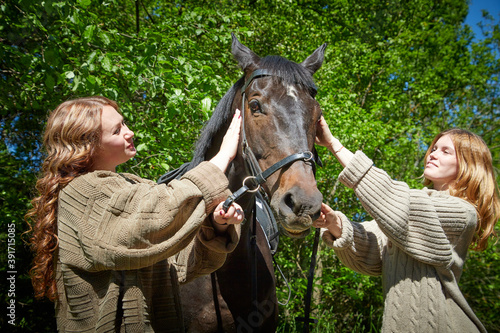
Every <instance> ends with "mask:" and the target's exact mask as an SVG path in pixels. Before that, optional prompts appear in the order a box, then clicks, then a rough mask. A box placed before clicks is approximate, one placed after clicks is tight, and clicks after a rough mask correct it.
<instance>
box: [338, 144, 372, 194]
mask: <svg viewBox="0 0 500 333" xmlns="http://www.w3.org/2000/svg"><path fill="white" fill-rule="evenodd" d="M372 166H373V161H372V160H371V159H369V158H368V157H367V156H366V155H365V154H364V153H363V152H362V151H360V150H358V151H357V152H356V153H355V154H354V156H353V157H352V159H351V161H350V162H349V164H348V165H346V167H345V168H344V170H342V172H341V173H340V175H339V180H340V181H341V182H342V184H344V185H345V186H347V187H350V188H354V187H355V186H356V184H358V183H359V181H360V180H361V178H363V176H364V175H365V174H366V173H367V172H368V170H370V168H371V167H372Z"/></svg>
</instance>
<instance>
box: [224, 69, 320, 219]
mask: <svg viewBox="0 0 500 333" xmlns="http://www.w3.org/2000/svg"><path fill="white" fill-rule="evenodd" d="M266 76H278V77H279V75H277V74H276V73H272V72H271V71H268V70H266V69H256V70H254V71H253V72H252V74H250V76H249V77H248V79H247V80H246V81H245V84H244V85H243V86H242V87H241V95H242V96H241V118H242V121H241V144H242V157H243V160H244V162H245V168H246V169H247V172H248V173H249V174H250V176H248V177H246V178H245V179H244V180H243V183H242V186H241V188H240V189H239V190H237V191H236V192H234V193H233V194H232V195H231V196H230V197H229V198H227V200H226V201H225V202H224V206H223V207H224V210H225V211H227V209H228V208H229V206H231V204H232V203H233V202H234V201H236V200H237V199H239V198H240V197H241V196H243V195H244V194H245V193H247V192H249V193H254V192H257V191H258V190H259V189H260V186H261V185H262V184H263V183H264V182H265V181H266V180H267V178H268V177H269V176H271V175H272V174H273V173H275V172H276V171H278V170H280V169H282V168H284V167H286V166H288V165H290V164H292V163H294V162H296V161H299V160H302V161H304V162H312V165H313V171H314V173H315V171H316V169H315V163H317V164H318V165H320V166H321V161H320V160H319V158H318V157H317V155H316V154H313V153H312V152H310V151H305V152H301V153H296V154H292V155H290V156H287V157H285V158H284V159H282V160H280V161H279V162H277V163H275V164H273V165H272V166H271V167H269V168H268V169H266V170H265V171H262V169H261V168H260V165H259V162H258V161H257V158H256V157H255V154H254V153H253V151H252V148H250V145H249V144H248V140H247V136H246V131H245V101H246V99H247V98H246V93H245V90H246V89H247V88H248V86H249V85H250V83H252V81H253V80H255V79H257V78H261V77H266ZM308 88H309V89H310V91H311V95H312V96H313V97H314V95H316V92H317V88H316V85H314V84H311V85H309V86H308ZM264 196H266V195H265V194H264Z"/></svg>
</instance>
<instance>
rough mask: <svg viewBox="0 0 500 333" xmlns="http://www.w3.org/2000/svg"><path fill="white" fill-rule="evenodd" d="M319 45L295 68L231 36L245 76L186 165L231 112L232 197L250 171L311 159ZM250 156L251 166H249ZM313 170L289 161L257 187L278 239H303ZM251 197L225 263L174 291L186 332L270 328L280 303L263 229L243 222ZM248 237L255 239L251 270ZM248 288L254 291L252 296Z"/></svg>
mask: <svg viewBox="0 0 500 333" xmlns="http://www.w3.org/2000/svg"><path fill="white" fill-rule="evenodd" d="M325 48H326V44H323V45H322V46H320V47H319V48H317V49H316V50H315V51H314V52H313V53H312V54H311V55H310V56H308V57H307V58H306V59H305V60H304V61H303V62H301V63H300V64H299V63H295V62H293V61H290V60H287V59H285V58H283V57H280V56H266V57H263V58H261V57H259V56H258V55H257V54H256V53H254V52H253V51H252V50H250V49H249V48H248V47H246V46H245V45H243V44H242V43H240V42H239V40H238V39H237V38H236V36H235V35H234V34H232V45H231V52H232V54H233V56H234V58H235V59H236V60H237V61H238V64H239V66H240V67H241V69H242V70H243V72H244V75H243V76H242V77H241V78H240V79H239V80H238V81H237V82H236V83H235V84H234V85H233V86H232V87H231V88H230V89H229V90H228V91H227V93H226V94H225V95H224V97H223V98H222V99H221V100H220V101H219V103H218V105H217V106H216V108H215V110H214V112H213V114H212V116H211V117H210V119H209V121H208V122H207V123H206V125H205V126H204V128H203V130H202V132H201V134H200V137H199V139H198V140H197V143H196V146H195V151H194V155H193V159H192V160H191V163H189V166H188V167H187V168H188V169H190V168H193V167H195V166H196V165H198V164H199V163H201V162H202V161H206V160H209V159H210V158H211V157H213V156H214V155H215V153H216V152H217V151H218V150H219V147H220V144H221V142H222V138H223V136H224V133H225V132H226V130H227V128H228V126H229V123H230V121H231V118H232V116H233V114H234V112H235V110H236V109H237V108H238V109H240V111H241V114H242V117H243V124H242V130H241V133H242V134H241V135H242V139H241V140H240V147H239V149H238V153H237V155H236V157H235V158H234V160H233V162H232V164H231V165H230V167H229V168H228V172H227V177H228V180H229V188H230V190H231V191H232V192H235V191H237V190H238V189H239V188H240V186H242V184H244V183H245V181H246V179H247V177H249V176H255V174H252V172H251V170H249V169H252V168H253V169H258V170H259V171H260V170H267V169H268V168H270V167H272V166H273V165H275V164H276V163H279V161H281V160H283V159H284V158H286V157H287V156H290V155H293V154H297V153H301V152H308V153H309V154H311V155H313V153H315V150H314V139H315V133H316V125H317V122H318V121H319V119H320V117H321V109H320V106H319V104H318V102H317V101H316V100H315V94H316V86H315V85H314V81H313V78H312V76H313V74H314V73H315V72H316V71H317V70H318V69H319V68H320V67H321V65H322V63H323V58H324V51H325ZM306 155H307V154H306ZM249 159H250V160H251V161H253V162H254V163H253V165H251V166H250V167H249V162H248V160H249ZM250 164H252V163H250ZM314 168H315V165H314V161H311V159H307V158H304V159H299V160H297V161H292V162H291V163H288V164H287V165H284V166H281V167H280V168H279V169H277V171H276V172H275V173H273V174H272V175H269V177H268V178H267V179H265V182H263V183H262V186H261V189H260V190H259V193H260V194H261V196H262V197H263V200H264V203H265V204H267V203H268V202H269V205H268V206H267V207H270V209H271V211H272V215H273V216H274V218H275V220H276V223H277V225H278V228H279V232H280V234H281V235H285V236H288V237H291V238H303V237H306V236H307V235H308V234H309V232H310V230H311V226H312V223H313V221H315V220H316V219H317V218H318V217H319V215H320V209H321V202H322V200H323V196H322V194H321V193H320V191H319V190H318V188H317V186H316V180H315V170H314ZM254 195H255V194H252V193H245V194H244V195H242V196H241V198H239V199H238V203H239V204H240V205H241V206H242V208H243V209H244V210H245V217H246V221H245V222H244V223H243V224H242V229H241V237H240V241H239V243H238V246H237V247H236V249H235V250H234V251H233V252H232V253H230V254H228V255H227V259H226V261H225V263H224V265H223V266H222V267H221V268H220V269H218V270H217V271H216V272H215V274H214V275H213V276H212V279H211V278H210V276H205V277H201V278H198V279H196V280H194V281H192V282H188V283H186V284H182V285H181V286H180V288H181V303H182V308H183V314H184V318H185V328H186V330H187V331H188V332H220V331H221V330H223V331H225V332H256V331H261V332H274V331H276V328H277V323H278V301H277V298H276V277H275V275H274V268H273V262H272V261H273V260H272V255H273V254H272V253H271V248H270V246H269V240H268V239H267V238H266V237H268V236H266V234H265V233H264V230H263V228H262V227H261V226H260V225H259V223H257V224H256V225H254V226H253V227H252V223H250V222H249V221H251V220H252V218H253V215H254V214H255V211H253V210H252V205H255V202H254V201H252V199H253V198H254ZM252 203H253V204H252ZM261 204H262V202H261ZM254 221H255V220H254ZM252 234H253V235H254V240H255V241H256V248H254V251H255V252H254V253H253V255H254V257H253V258H254V259H253V260H254V263H255V265H256V266H254V267H252V264H251V262H252ZM254 244H255V243H254ZM252 270H253V271H252ZM252 272H253V276H252ZM212 282H216V284H217V289H212ZM252 283H253V284H254V285H255V284H256V285H257V286H258V287H257V289H256V291H255V293H254V295H253V297H252V295H251V294H252V293H251V292H250V290H251V286H252ZM213 290H216V293H215V295H216V296H215V297H214V296H213ZM254 290H255V289H254ZM214 304H215V307H216V310H214Z"/></svg>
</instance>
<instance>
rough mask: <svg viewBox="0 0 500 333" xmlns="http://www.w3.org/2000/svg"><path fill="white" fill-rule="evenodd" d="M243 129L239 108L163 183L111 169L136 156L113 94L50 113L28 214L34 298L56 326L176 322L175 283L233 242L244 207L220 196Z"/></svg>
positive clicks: (208, 268)
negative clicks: (221, 132)
mask: <svg viewBox="0 0 500 333" xmlns="http://www.w3.org/2000/svg"><path fill="white" fill-rule="evenodd" d="M240 126H241V119H240V117H239V113H238V111H237V112H236V114H235V116H234V117H233V120H232V122H231V125H230V127H229V129H228V131H227V133H226V135H225V137H224V140H223V143H222V146H221V149H220V151H219V153H218V154H217V155H216V156H215V157H214V158H213V159H211V160H210V161H207V162H204V163H202V164H200V165H199V166H197V167H196V168H194V169H192V170H191V171H189V172H188V173H186V174H185V175H184V176H183V177H182V178H181V179H180V180H174V181H172V182H171V183H170V184H169V185H168V186H167V185H157V184H156V183H154V182H152V181H149V180H146V179H142V178H140V177H137V176H135V175H132V174H126V173H123V174H121V173H120V174H119V173H116V166H117V165H119V164H121V163H124V162H126V161H128V160H129V159H130V158H132V157H134V156H135V154H136V150H135V147H134V143H133V137H134V133H133V132H132V131H131V130H130V129H129V128H128V126H127V125H126V124H125V122H124V119H123V116H122V115H121V114H120V112H119V108H118V105H117V104H116V102H114V101H112V100H109V99H107V98H104V97H100V96H95V97H86V98H79V99H74V100H70V101H66V102H64V103H62V104H60V105H59V106H58V107H57V108H56V109H55V110H54V111H53V112H52V113H51V114H50V117H49V119H48V121H47V125H46V129H45V134H44V147H45V149H46V152H47V157H46V159H45V161H44V163H43V170H42V175H41V178H40V179H39V180H38V182H37V185H36V188H37V190H38V192H39V196H38V197H36V198H35V199H33V200H32V205H33V208H32V209H31V210H30V211H29V212H28V214H27V218H28V219H29V220H31V222H32V224H31V230H30V234H31V238H30V242H31V246H32V248H33V251H34V255H35V256H34V263H33V268H32V270H31V275H32V282H33V287H34V290H35V296H36V297H37V298H42V297H48V298H49V299H50V300H52V301H54V302H55V305H56V319H57V326H58V330H59V331H61V332H66V331H74V332H83V331H97V332H104V331H113V332H115V331H123V330H124V331H133V332H143V331H161V332H170V331H173V332H177V331H179V330H182V312H181V308H180V302H179V290H178V288H179V286H178V283H179V282H181V283H182V282H185V281H187V280H190V279H193V278H196V277H198V276H200V275H203V274H208V273H210V272H212V271H214V270H216V269H217V268H219V267H220V266H221V265H222V264H223V263H224V261H225V257H226V253H228V252H230V251H232V250H233V249H234V248H235V246H236V244H237V242H238V239H239V225H238V224H239V223H241V221H242V220H243V212H242V210H241V207H239V206H238V205H237V204H234V205H233V206H231V207H230V208H229V209H228V211H227V212H225V211H224V210H223V209H222V203H223V200H224V199H225V198H226V197H227V196H228V195H230V192H229V190H228V189H227V186H228V181H227V178H226V176H225V174H224V172H225V171H226V168H227V167H228V165H229V163H230V162H231V160H232V159H233V158H234V156H235V154H236V149H237V145H238V140H239V132H240Z"/></svg>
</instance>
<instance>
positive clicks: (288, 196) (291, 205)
mask: <svg viewBox="0 0 500 333" xmlns="http://www.w3.org/2000/svg"><path fill="white" fill-rule="evenodd" d="M283 201H284V203H285V205H286V206H287V207H288V208H290V210H291V211H292V212H294V213H297V212H296V211H295V202H294V201H293V195H292V193H290V192H288V193H287V194H285V197H284V198H283Z"/></svg>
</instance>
